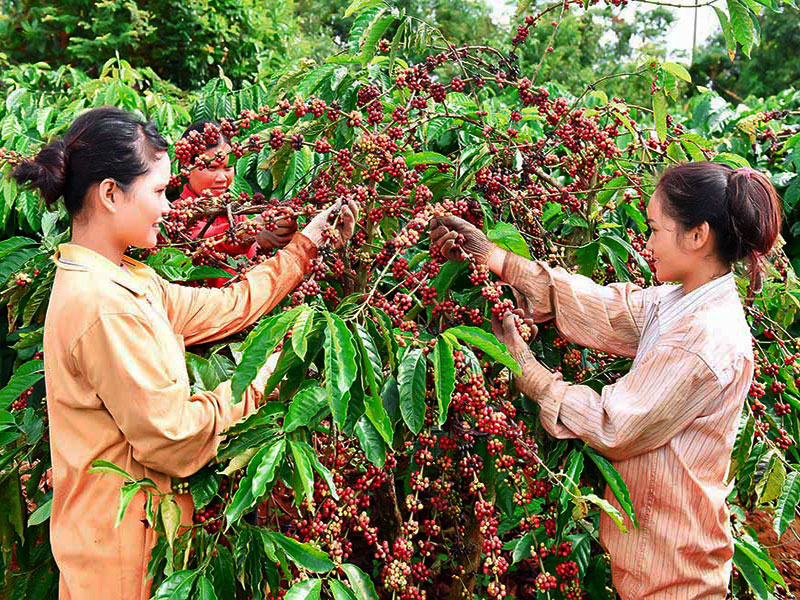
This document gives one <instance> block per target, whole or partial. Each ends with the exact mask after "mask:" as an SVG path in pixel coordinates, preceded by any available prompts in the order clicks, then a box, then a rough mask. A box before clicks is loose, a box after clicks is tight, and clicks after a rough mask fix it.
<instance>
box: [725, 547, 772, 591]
mask: <svg viewBox="0 0 800 600" xmlns="http://www.w3.org/2000/svg"><path fill="white" fill-rule="evenodd" d="M736 541H737V540H734V550H733V564H734V566H735V567H736V568H737V569H738V570H739V573H741V575H742V577H743V578H744V580H745V581H746V582H747V585H748V586H749V587H750V591H751V592H752V593H753V596H754V597H755V598H757V599H758V600H769V599H770V598H773V596H772V595H771V594H770V593H769V592H768V591H767V584H766V583H764V578H763V577H762V576H761V572H760V570H759V568H758V567H757V566H756V565H755V563H754V562H753V561H752V560H751V558H750V557H749V556H748V555H747V554H745V553H744V552H742V551H741V550H740V549H739V547H738V545H736Z"/></svg>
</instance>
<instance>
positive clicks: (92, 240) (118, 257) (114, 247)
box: [70, 221, 126, 265]
mask: <svg viewBox="0 0 800 600" xmlns="http://www.w3.org/2000/svg"><path fill="white" fill-rule="evenodd" d="M102 230H103V227H100V226H98V225H97V224H94V225H92V226H91V228H90V227H89V225H88V223H87V224H79V223H76V222H75V221H73V222H72V239H71V240H70V241H71V242H72V243H73V244H77V245H79V246H83V247H84V248H88V249H89V250H93V251H94V252H97V253H98V254H99V255H100V256H104V257H105V258H107V259H108V260H110V261H111V262H112V263H114V264H115V265H120V264H121V263H122V256H123V255H124V254H125V250H126V248H121V247H120V246H119V244H118V243H116V242H115V241H114V240H112V239H110V238H108V237H106V236H102V235H98V234H97V232H98V231H102Z"/></svg>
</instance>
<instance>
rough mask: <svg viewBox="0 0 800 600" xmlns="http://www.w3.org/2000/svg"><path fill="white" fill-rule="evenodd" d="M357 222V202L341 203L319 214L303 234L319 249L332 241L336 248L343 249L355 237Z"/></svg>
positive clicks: (304, 229) (309, 223)
mask: <svg viewBox="0 0 800 600" xmlns="http://www.w3.org/2000/svg"><path fill="white" fill-rule="evenodd" d="M357 221H358V203H357V202H356V201H355V200H350V201H349V202H347V203H344V202H342V201H339V202H336V203H334V204H333V205H332V206H329V207H328V208H326V209H325V210H323V211H321V212H320V213H318V214H317V215H316V216H315V217H314V218H313V219H311V221H309V222H308V224H307V225H306V226H305V228H303V231H302V232H301V233H302V234H303V235H304V236H306V237H307V238H308V239H310V240H311V241H312V242H314V244H315V245H316V246H317V247H320V246H321V245H322V244H323V243H325V242H326V241H330V243H331V245H332V246H333V247H334V248H342V247H344V245H345V243H346V242H347V240H349V239H350V238H351V237H352V236H353V232H354V231H355V228H356V222H357Z"/></svg>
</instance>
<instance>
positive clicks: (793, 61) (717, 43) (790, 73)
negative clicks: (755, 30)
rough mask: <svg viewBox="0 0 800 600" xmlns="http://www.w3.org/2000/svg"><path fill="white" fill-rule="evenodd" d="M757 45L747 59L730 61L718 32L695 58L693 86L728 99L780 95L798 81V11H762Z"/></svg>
mask: <svg viewBox="0 0 800 600" xmlns="http://www.w3.org/2000/svg"><path fill="white" fill-rule="evenodd" d="M759 22H760V25H761V43H760V44H759V45H758V46H756V47H755V48H753V51H752V54H751V56H750V58H749V59H748V58H747V57H746V56H744V55H742V53H741V52H740V53H738V54H737V55H736V57H735V58H734V59H733V62H731V59H730V56H729V54H728V47H727V45H726V42H725V38H724V36H723V35H722V33H720V34H718V35H716V36H714V37H712V38H711V39H710V40H709V41H708V42H707V43H706V44H705V45H704V46H702V47H701V49H700V51H699V52H698V53H697V54H696V55H695V59H694V64H693V65H692V68H691V70H690V72H691V74H692V77H693V79H694V80H695V82H696V83H701V84H703V85H706V86H708V87H710V88H713V89H715V90H717V91H718V92H719V93H720V94H722V95H724V96H726V97H727V98H728V99H730V100H734V101H741V100H744V99H745V98H747V97H748V96H755V97H765V96H772V95H775V94H778V93H780V92H781V91H783V90H785V89H786V88H788V87H791V86H793V85H797V82H798V81H800V11H798V10H797V9H794V8H792V7H790V6H785V7H784V8H783V10H782V11H781V12H772V11H765V12H764V14H763V15H761V17H760V19H759Z"/></svg>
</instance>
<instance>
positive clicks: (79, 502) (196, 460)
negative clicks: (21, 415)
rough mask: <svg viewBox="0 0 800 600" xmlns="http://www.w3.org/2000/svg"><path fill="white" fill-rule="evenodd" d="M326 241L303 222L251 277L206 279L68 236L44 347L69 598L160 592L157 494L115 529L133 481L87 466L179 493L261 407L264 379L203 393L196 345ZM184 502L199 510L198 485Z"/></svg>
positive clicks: (270, 297)
mask: <svg viewBox="0 0 800 600" xmlns="http://www.w3.org/2000/svg"><path fill="white" fill-rule="evenodd" d="M315 254H316V248H315V246H314V244H313V243H312V242H311V241H310V240H308V239H307V238H305V237H304V236H302V235H301V234H297V235H295V237H294V239H293V240H292V242H291V243H290V244H289V245H288V246H286V248H285V249H283V250H281V251H279V252H278V253H277V254H276V255H275V256H274V257H273V258H271V259H270V260H268V261H266V262H265V263H263V264H261V265H259V266H257V267H256V268H254V269H253V270H251V271H250V272H249V273H248V274H247V275H246V276H245V278H244V279H243V280H242V281H240V282H238V283H236V284H234V285H232V286H230V287H229V288H226V289H201V288H189V287H184V286H180V285H175V284H170V283H167V282H165V281H164V280H163V279H161V278H160V277H158V276H157V275H156V273H155V272H154V271H153V270H152V269H150V268H149V267H147V266H146V265H143V264H141V263H138V262H136V261H134V260H132V259H129V258H127V257H125V258H123V265H124V268H123V267H121V266H118V265H115V264H113V263H112V262H110V261H109V260H107V259H106V258H104V257H102V256H101V255H99V254H97V253H95V252H93V251H91V250H89V249H87V248H84V247H82V246H78V245H74V244H64V245H62V246H60V247H59V250H58V253H57V254H56V256H55V258H54V260H55V262H56V265H57V266H58V270H57V272H56V277H55V282H54V284H53V291H52V294H51V297H50V304H49V306H48V311H47V317H46V319H45V327H44V356H45V359H44V360H45V382H46V387H47V408H48V415H49V419H50V446H51V454H52V464H53V506H52V515H51V522H50V532H51V543H52V548H53V554H54V556H55V559H56V563H57V564H58V566H59V569H60V570H61V579H60V583H59V597H60V599H61V600H97V599H99V598H107V599H108V600H145V599H146V598H148V597H149V593H150V585H149V582H148V581H146V580H145V576H146V572H147V562H148V560H149V556H150V550H151V549H152V547H153V545H154V543H155V534H154V532H153V530H152V529H148V528H146V527H145V525H144V523H143V519H144V495H143V494H141V495H139V496H137V498H134V500H133V501H132V502H131V504H130V506H129V508H128V510H127V513H126V515H125V517H124V519H123V520H122V523H121V524H120V525H119V527H118V528H114V520H115V516H116V511H117V507H118V506H119V491H120V487H121V484H122V480H121V479H120V478H118V477H115V476H112V475H89V474H88V473H87V470H88V469H89V467H90V465H91V463H92V461H93V460H97V459H102V460H107V461H110V462H112V463H114V464H116V465H119V466H120V467H122V468H123V469H125V470H127V471H128V472H129V473H131V474H132V475H133V476H134V477H136V478H142V477H149V478H151V479H152V480H153V481H155V482H156V484H157V485H158V486H159V488H160V490H161V491H162V492H169V491H170V486H171V477H173V476H175V477H182V476H186V475H190V474H192V473H194V472H196V471H197V470H199V469H200V468H201V467H202V466H203V465H205V464H206V463H208V461H209V460H211V459H212V458H213V457H214V455H215V453H216V450H217V447H218V445H219V441H220V433H221V432H222V431H224V430H225V429H226V428H227V427H228V426H229V425H231V424H232V423H234V422H235V421H237V420H239V419H240V418H241V417H242V416H244V415H245V414H247V413H248V412H250V411H252V410H253V408H254V406H255V400H256V396H257V392H256V391H255V390H254V389H252V388H251V389H250V390H248V391H247V392H246V394H245V398H244V399H243V401H242V402H240V403H238V404H232V399H231V390H230V382H224V383H222V384H221V385H220V386H219V387H218V388H217V389H215V390H213V391H208V392H200V393H197V394H191V393H190V390H189V378H188V375H187V372H186V365H185V359H184V345H189V344H195V343H199V342H209V341H213V340H217V339H220V338H223V337H225V336H228V335H230V334H232V333H235V332H237V331H239V330H241V329H242V328H244V327H246V326H248V325H250V324H251V323H253V322H254V321H255V320H256V319H258V318H259V317H260V316H261V315H263V314H264V313H266V312H268V311H269V310H270V309H272V308H273V307H274V306H275V305H276V304H277V303H278V302H279V301H280V300H281V299H282V298H283V297H284V296H285V295H286V294H287V293H289V292H290V291H291V290H292V289H293V288H294V287H295V286H296V285H297V283H298V282H299V281H300V280H301V278H302V276H303V274H304V272H305V271H306V269H307V268H308V263H309V261H310V259H311V258H313V256H314V255H315ZM180 504H182V513H183V514H182V517H183V519H184V523H189V522H191V498H190V497H183V498H182V501H181V502H180Z"/></svg>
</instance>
